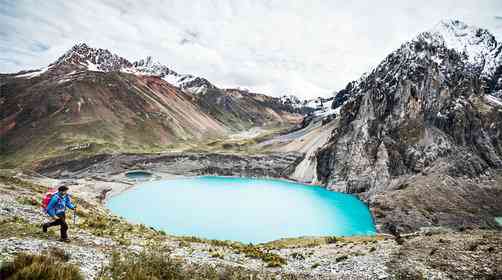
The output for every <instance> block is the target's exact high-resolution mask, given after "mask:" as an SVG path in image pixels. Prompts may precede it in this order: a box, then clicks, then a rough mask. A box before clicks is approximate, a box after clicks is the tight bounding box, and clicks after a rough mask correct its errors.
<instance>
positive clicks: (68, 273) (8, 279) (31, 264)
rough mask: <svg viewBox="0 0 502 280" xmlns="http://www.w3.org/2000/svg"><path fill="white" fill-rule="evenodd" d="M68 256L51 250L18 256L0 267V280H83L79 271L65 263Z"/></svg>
mask: <svg viewBox="0 0 502 280" xmlns="http://www.w3.org/2000/svg"><path fill="white" fill-rule="evenodd" d="M68 259H69V257H68V255H66V254H65V253H62V252H61V251H54V250H51V251H50V252H45V253H44V254H40V255H32V254H26V253H20V254H18V255H17V256H16V257H15V258H14V259H13V260H12V261H10V262H6V263H4V264H3V265H2V266H1V267H0V279H5V280H23V279H39V280H59V279H65V280H83V279H84V277H83V276H82V274H81V272H80V269H79V268H78V267H77V266H75V265H73V264H69V263H66V261H67V260H68Z"/></svg>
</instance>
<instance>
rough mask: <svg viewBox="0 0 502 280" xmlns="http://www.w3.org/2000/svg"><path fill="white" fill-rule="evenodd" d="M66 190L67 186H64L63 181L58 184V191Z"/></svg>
mask: <svg viewBox="0 0 502 280" xmlns="http://www.w3.org/2000/svg"><path fill="white" fill-rule="evenodd" d="M67 190H69V188H68V187H67V186H66V184H65V183H61V184H59V187H58V191H60V192H64V191H67Z"/></svg>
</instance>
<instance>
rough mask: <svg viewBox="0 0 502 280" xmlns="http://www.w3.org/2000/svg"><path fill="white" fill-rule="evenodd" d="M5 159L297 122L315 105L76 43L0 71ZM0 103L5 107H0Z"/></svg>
mask: <svg viewBox="0 0 502 280" xmlns="http://www.w3.org/2000/svg"><path fill="white" fill-rule="evenodd" d="M0 88H1V93H2V94H1V100H0V101H1V105H2V110H1V112H0V125H1V126H0V136H2V145H1V153H2V155H3V156H4V158H7V156H8V157H9V158H14V159H16V161H19V160H20V159H30V158H34V157H37V156H40V155H44V156H53V155H60V154H65V153H67V152H68V149H72V148H71V147H79V146H82V145H84V146H85V147H88V149H87V150H88V151H89V152H97V151H100V152H105V151H126V150H137V151H145V152H146V151H150V150H152V149H157V150H158V149H161V147H166V145H172V144H183V143H189V142H198V141H203V140H207V139H211V138H221V137H226V136H227V135H229V134H232V133H236V132H239V131H243V130H246V129H249V128H251V127H265V128H266V127H268V128H270V127H281V126H290V125H291V124H295V123H299V122H301V120H302V115H303V114H305V113H307V112H309V111H312V109H310V108H308V107H306V106H299V105H293V104H288V103H285V102H284V100H283V99H281V98H274V97H270V96H267V95H263V94H258V93H253V92H249V91H246V90H241V89H220V88H218V87H217V86H215V85H214V84H212V83H211V82H209V81H208V80H206V79H205V78H202V77H196V76H193V75H185V74H178V73H177V72H175V71H174V70H172V69H169V68H168V67H167V66H165V65H162V64H160V63H159V62H155V61H154V60H153V59H152V58H151V57H147V58H145V59H142V60H139V61H136V62H130V61H129V60H127V59H125V58H123V57H120V56H118V55H116V54H113V53H111V52H110V51H108V50H106V49H96V48H91V47H89V46H87V45H86V44H78V45H75V46H74V47H72V48H71V49H70V50H68V51H67V52H66V53H65V54H63V55H62V56H61V57H59V58H58V59H57V60H56V61H55V62H53V63H51V64H50V65H48V66H47V67H46V68H44V69H40V70H32V71H22V72H19V73H15V74H0ZM4 108H5V109H4Z"/></svg>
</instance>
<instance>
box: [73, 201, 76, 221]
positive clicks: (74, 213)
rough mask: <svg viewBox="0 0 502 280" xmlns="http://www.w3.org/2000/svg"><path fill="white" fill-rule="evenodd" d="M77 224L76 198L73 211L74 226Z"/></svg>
mask: <svg viewBox="0 0 502 280" xmlns="http://www.w3.org/2000/svg"><path fill="white" fill-rule="evenodd" d="M76 224H77V198H75V208H74V209H73V225H76Z"/></svg>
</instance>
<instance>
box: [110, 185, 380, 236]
mask: <svg viewBox="0 0 502 280" xmlns="http://www.w3.org/2000/svg"><path fill="white" fill-rule="evenodd" d="M107 206H108V208H109V209H110V210H111V211H112V212H113V213H114V214H116V215H119V216H122V217H124V218H126V219H127V220H129V221H131V222H134V223H142V224H145V225H147V226H152V227H154V228H156V229H159V230H160V229H161V230H164V231H165V232H167V233H169V234H174V235H193V236H197V237H202V238H208V239H219V240H233V241H241V242H244V243H254V244H256V243H262V242H267V241H272V240H276V239H280V238H286V237H300V236H331V235H335V236H351V235H374V234H375V226H374V223H373V219H372V217H371V214H370V212H369V210H368V208H367V207H366V205H365V204H364V203H362V202H361V201H360V200H359V199H357V198H356V197H355V196H352V195H348V194H343V193H337V192H332V191H328V190H326V189H324V188H321V187H317V186H310V185H303V184H299V183H294V182H288V181H284V180H274V179H251V178H230V177H217V176H204V177H193V178H187V179H173V180H162V181H151V182H145V183H141V184H139V185H137V186H135V187H134V188H132V189H130V190H128V191H126V192H124V193H121V194H119V195H116V196H113V197H111V198H110V199H109V200H108V202H107Z"/></svg>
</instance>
